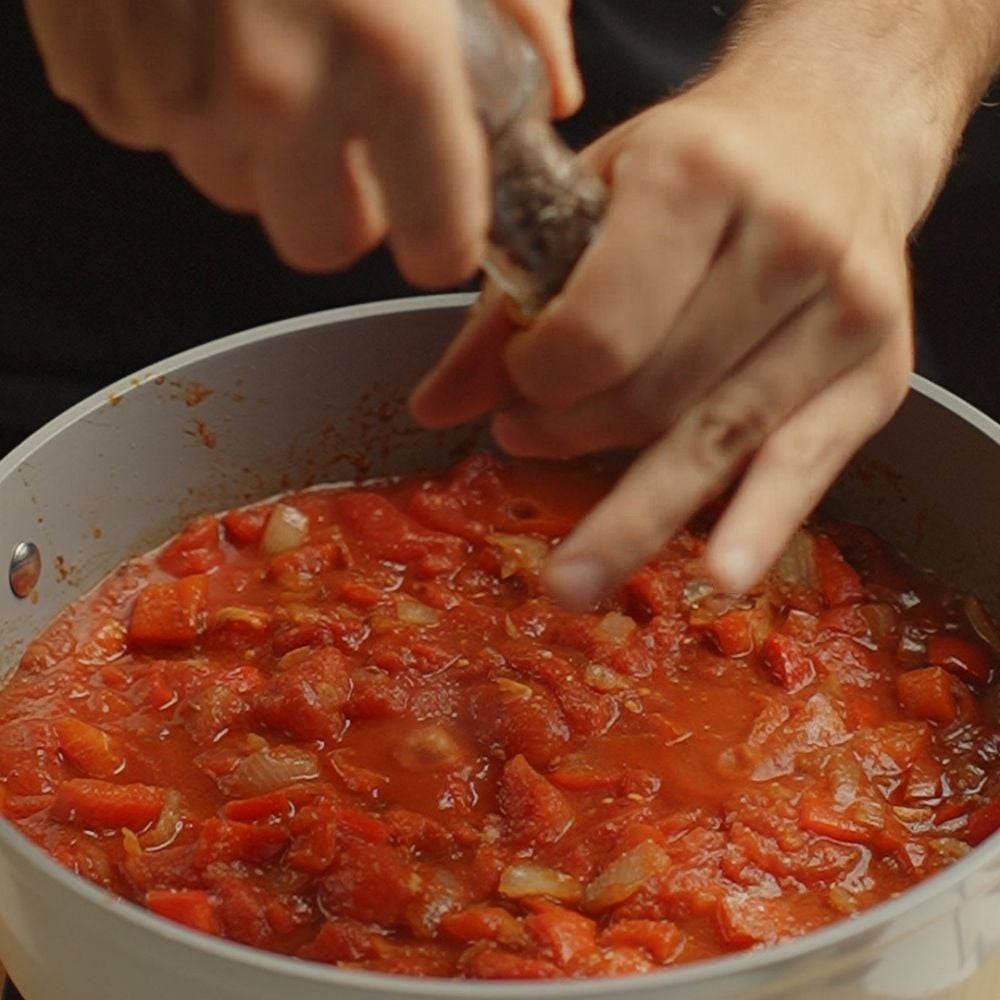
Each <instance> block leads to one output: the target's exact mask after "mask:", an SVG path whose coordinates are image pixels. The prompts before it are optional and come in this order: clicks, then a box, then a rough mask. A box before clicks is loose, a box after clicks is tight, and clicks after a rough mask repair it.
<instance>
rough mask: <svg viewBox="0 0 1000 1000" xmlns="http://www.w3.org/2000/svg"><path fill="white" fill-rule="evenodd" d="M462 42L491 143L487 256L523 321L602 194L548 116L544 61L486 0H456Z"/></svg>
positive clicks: (543, 297)
mask: <svg viewBox="0 0 1000 1000" xmlns="http://www.w3.org/2000/svg"><path fill="white" fill-rule="evenodd" d="M460 7H461V13H462V44H463V48H464V52H465V61H466V66H467V69H468V73H469V77H470V80H471V82H472V87H473V91H474V94H475V98H476V106H477V111H478V113H479V117H480V120H481V121H482V123H483V128H484V129H485V131H486V135H487V137H488V140H489V144H490V152H491V174H492V183H493V219H492V224H491V227H490V236H489V241H490V245H489V249H488V251H487V255H486V261H485V264H484V267H485V270H486V272H487V274H489V276H490V277H491V278H492V279H493V280H494V281H495V282H496V283H497V285H499V286H500V288H501V289H502V290H503V291H504V292H505V293H506V294H507V295H508V296H509V298H510V299H511V300H512V301H511V305H512V306H513V307H514V308H513V310H512V312H513V314H514V316H515V318H519V319H521V320H522V321H523V322H527V321H529V320H530V319H531V317H533V316H535V315H536V314H537V313H538V312H540V311H541V310H542V308H544V306H545V304H546V303H547V302H548V301H549V300H550V299H551V298H552V297H553V296H554V295H556V294H557V293H558V292H559V291H560V290H561V289H562V287H563V285H564V284H565V282H566V279H567V278H568V277H569V274H570V272H571V271H572V270H573V267H574V265H575V264H576V262H577V260H578V259H579V258H580V255H581V254H582V253H583V251H584V250H585V249H586V248H587V245H588V244H589V243H590V240H591V239H592V237H593V235H594V233H595V231H596V229H597V226H598V224H599V222H600V219H601V215H602V214H603V211H604V207H605V204H606V202H607V189H606V187H605V185H604V183H603V182H602V181H601V179H600V178H599V177H598V176H597V174H596V173H594V171H593V170H591V169H590V168H589V167H588V166H587V165H586V164H584V163H583V162H581V161H580V160H579V159H578V158H577V157H576V156H575V155H574V153H573V152H572V150H570V148H569V147H568V146H567V145H566V144H565V143H564V142H563V141H562V139H561V138H560V137H559V135H558V134H557V133H556V131H555V129H553V127H552V125H551V123H550V121H549V112H550V105H549V86H548V79H547V77H546V74H545V70H544V67H543V66H542V61H541V59H540V57H539V55H538V53H537V51H536V50H535V48H534V46H533V45H532V44H531V42H530V41H529V40H528V38H527V37H526V36H525V34H524V32H523V31H522V30H521V28H520V26H519V25H518V24H517V22H516V21H515V20H514V19H513V18H512V17H510V16H508V15H506V14H505V13H503V12H502V11H500V10H498V9H497V8H496V7H495V6H494V4H493V2H492V0H461V3H460Z"/></svg>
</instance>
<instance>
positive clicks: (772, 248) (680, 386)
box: [493, 209, 839, 458]
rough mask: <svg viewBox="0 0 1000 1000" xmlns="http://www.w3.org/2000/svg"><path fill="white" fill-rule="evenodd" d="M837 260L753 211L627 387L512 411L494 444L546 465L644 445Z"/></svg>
mask: <svg viewBox="0 0 1000 1000" xmlns="http://www.w3.org/2000/svg"><path fill="white" fill-rule="evenodd" d="M838 258H839V254H838V252H837V250H836V248H834V247H832V246H829V247H828V246H827V245H826V243H825V242H823V241H820V240H819V239H818V238H816V237H812V236H810V235H809V234H808V233H807V232H806V231H805V227H804V226H803V224H802V223H801V222H800V221H799V220H798V219H796V218H789V217H786V216H784V214H778V213H775V212H774V211H772V210H762V209H757V210H755V211H754V212H752V213H751V214H750V215H748V216H747V217H746V218H745V219H744V220H743V221H741V222H740V223H739V225H738V229H737V231H736V233H735V234H734V235H733V236H732V238H731V239H730V240H729V241H728V243H727V244H726V246H725V248H724V250H723V251H722V253H721V254H720V256H719V257H718V259H717V260H716V261H715V262H714V263H713V264H712V266H711V271H710V273H709V275H708V277H707V278H706V279H705V280H704V281H703V282H702V284H701V285H700V286H699V287H698V289H697V291H696V292H695V293H694V295H693V297H692V299H691V301H690V303H689V304H688V305H687V306H686V308H685V309H684V312H683V314H682V315H681V316H680V317H679V318H678V320H677V323H676V325H675V326H674V328H673V329H672V330H670V331H669V333H668V334H667V333H661V334H660V343H659V347H658V349H657V350H656V351H655V352H654V353H653V354H652V355H651V356H650V357H649V358H648V359H647V360H646V361H645V363H643V365H642V367H641V368H640V369H639V371H637V372H636V373H635V374H634V375H633V376H632V377H631V378H629V379H627V380H626V381H625V382H622V383H620V384H618V385H616V386H614V387H612V388H611V389H608V390H605V391H604V392H601V393H598V394H597V395H595V396H591V397H589V398H587V399H584V400H582V401H581V402H579V403H576V404H575V405H573V406H570V407H568V408H566V409H552V408H550V407H544V406H534V405H532V404H530V403H520V404H517V405H514V406H512V407H510V408H508V409H506V410H505V411H504V412H503V413H500V414H498V415H497V417H496V420H495V421H494V427H493V432H494V436H495V437H496V439H497V441H498V443H499V444H500V445H501V447H503V448H504V449H505V450H507V451H509V452H510V453H511V454H516V455H534V456H536V457H550V458H554V457H567V456H571V455H578V454H582V453H585V452H589V451H597V450H601V449H604V448H611V447H622V446H624V447H635V446H638V445H640V444H643V443H644V442H645V441H646V440H648V439H649V437H650V436H651V435H653V434H654V433H656V432H658V431H661V430H662V429H663V428H665V427H667V426H668V425H669V424H670V423H672V422H673V421H674V419H676V417H677V416H678V415H679V414H680V413H681V412H683V410H684V409H686V408H687V406H688V405H689V404H690V403H691V402H692V401H693V400H695V399H698V398H700V397H701V396H703V395H704V394H705V392H707V391H708V390H709V389H710V388H712V386H713V385H715V384H716V383H718V381H719V380H720V379H721V378H722V377H723V376H724V375H725V373H727V372H729V371H731V370H732V369H733V368H734V367H735V366H736V365H737V364H738V363H739V362H740V360H741V359H742V358H744V357H745V356H746V355H747V354H748V353H749V352H750V351H751V350H752V349H753V348H754V346H755V345H757V344H758V343H760V342H761V341H763V340H765V339H766V338H767V336H768V335H770V334H771V332H772V331H774V330H776V329H778V328H779V327H780V326H781V325H782V324H783V323H784V322H786V321H787V320H788V319H789V318H790V317H791V316H792V315H793V314H794V313H795V312H796V311H797V310H799V309H801V308H803V307H804V306H805V305H806V304H807V303H808V302H809V301H810V300H811V299H813V298H814V297H816V296H817V295H818V294H819V292H820V290H821V289H822V288H823V285H824V283H825V282H827V281H828V280H829V275H830V272H831V271H832V270H833V269H834V268H835V267H836V266H837V265H838V264H839V259H838Z"/></svg>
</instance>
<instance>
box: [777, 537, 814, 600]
mask: <svg viewBox="0 0 1000 1000" xmlns="http://www.w3.org/2000/svg"><path fill="white" fill-rule="evenodd" d="M773 573H774V575H775V576H776V577H777V578H778V579H779V580H780V581H781V582H782V583H787V584H790V585H792V586H794V587H808V588H811V587H814V586H815V585H816V546H815V543H814V541H813V536H812V535H810V534H809V532H808V531H806V530H805V528H799V530H798V531H796V532H795V534H794V535H792V540H791V541H790V542H789V543H788V545H787V547H786V548H785V551H784V552H782V553H781V555H780V556H779V557H778V561H777V562H776V563H775V564H774V570H773Z"/></svg>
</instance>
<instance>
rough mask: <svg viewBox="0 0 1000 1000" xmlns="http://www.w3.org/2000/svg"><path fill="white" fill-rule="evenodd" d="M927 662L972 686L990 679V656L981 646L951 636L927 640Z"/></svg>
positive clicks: (932, 637)
mask: <svg viewBox="0 0 1000 1000" xmlns="http://www.w3.org/2000/svg"><path fill="white" fill-rule="evenodd" d="M927 662H928V663H931V664H933V665H934V666H938V667H944V668H945V670H950V671H951V672H952V673H953V674H955V676H956V677H961V678H962V680H963V681H971V682H972V683H974V684H987V683H989V679H990V671H991V669H992V668H991V664H990V656H989V653H987V652H986V650H985V648H984V647H983V646H980V645H977V644H976V643H973V642H969V641H967V640H965V639H959V638H958V637H957V636H953V635H932V636H931V637H930V638H929V639H928V640H927Z"/></svg>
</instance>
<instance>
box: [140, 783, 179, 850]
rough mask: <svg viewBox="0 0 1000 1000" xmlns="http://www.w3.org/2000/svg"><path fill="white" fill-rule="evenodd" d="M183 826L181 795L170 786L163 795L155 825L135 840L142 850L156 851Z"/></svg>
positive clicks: (175, 837) (172, 839)
mask: <svg viewBox="0 0 1000 1000" xmlns="http://www.w3.org/2000/svg"><path fill="white" fill-rule="evenodd" d="M183 828H184V820H183V819H182V818H181V797H180V794H179V793H178V792H177V790H176V789H174V788H170V789H168V790H167V793H166V795H165V796H164V797H163V809H161V810H160V818H159V819H158V820H157V821H156V825H155V826H152V827H150V828H149V829H148V830H147V831H146V832H145V833H143V834H140V835H139V836H138V837H137V838H136V841H137V843H138V844H139V845H140V846H141V847H142V848H143V850H146V851H158V850H160V849H162V848H164V847H169V846H170V845H171V844H172V843H173V842H174V841H175V840H176V839H177V834H179V833H180V832H181V830H182V829H183Z"/></svg>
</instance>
